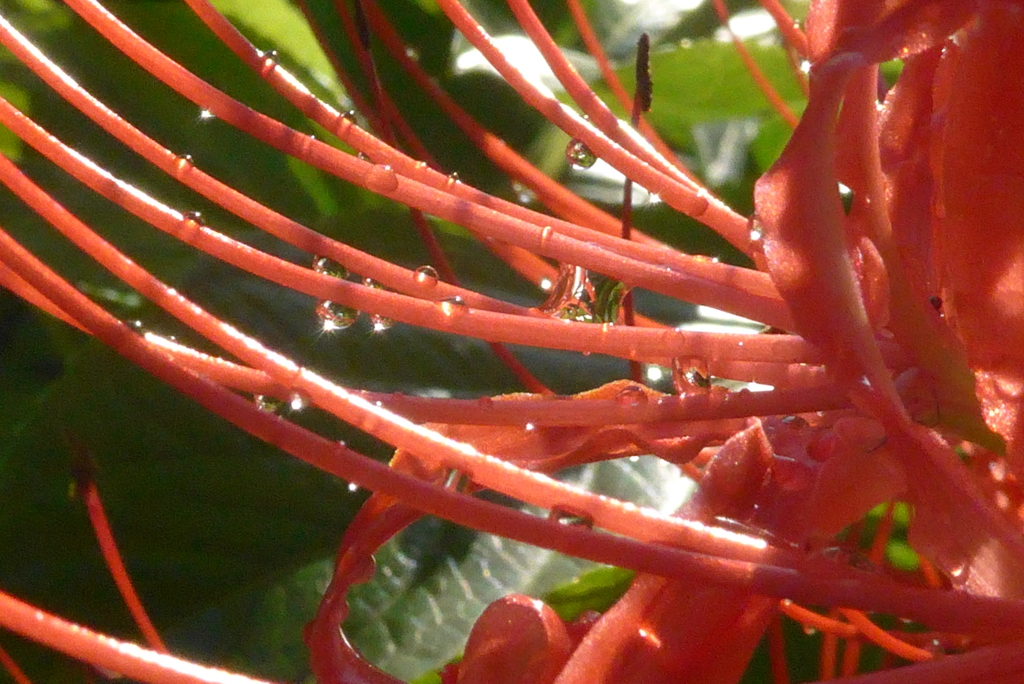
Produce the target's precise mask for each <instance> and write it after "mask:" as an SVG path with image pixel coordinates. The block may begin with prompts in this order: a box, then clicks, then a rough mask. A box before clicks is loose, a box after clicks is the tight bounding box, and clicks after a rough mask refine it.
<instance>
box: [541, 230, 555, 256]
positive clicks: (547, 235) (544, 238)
mask: <svg viewBox="0 0 1024 684" xmlns="http://www.w3.org/2000/svg"><path fill="white" fill-rule="evenodd" d="M554 232H555V231H554V230H553V229H552V228H551V226H544V228H542V229H541V231H540V249H541V251H544V250H545V249H547V246H548V242H550V241H551V236H552V235H554Z"/></svg>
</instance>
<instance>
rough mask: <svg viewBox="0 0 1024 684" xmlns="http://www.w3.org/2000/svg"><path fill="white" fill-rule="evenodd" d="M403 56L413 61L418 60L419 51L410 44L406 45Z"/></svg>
mask: <svg viewBox="0 0 1024 684" xmlns="http://www.w3.org/2000/svg"><path fill="white" fill-rule="evenodd" d="M405 56H406V57H408V58H409V59H411V60H412V61H414V62H418V61H420V51H419V50H417V49H416V48H414V47H413V46H411V45H407V46H406V48H405Z"/></svg>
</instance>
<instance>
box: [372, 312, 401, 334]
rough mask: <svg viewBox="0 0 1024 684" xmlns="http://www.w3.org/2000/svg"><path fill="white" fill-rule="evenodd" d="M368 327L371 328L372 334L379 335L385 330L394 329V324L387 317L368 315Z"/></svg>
mask: <svg viewBox="0 0 1024 684" xmlns="http://www.w3.org/2000/svg"><path fill="white" fill-rule="evenodd" d="M370 325H371V326H373V332H375V333H381V332H384V331H385V330H391V328H393V327H395V322H394V321H393V320H392V319H390V318H388V317H387V316H381V315H380V314H370Z"/></svg>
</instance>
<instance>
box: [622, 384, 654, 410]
mask: <svg viewBox="0 0 1024 684" xmlns="http://www.w3.org/2000/svg"><path fill="white" fill-rule="evenodd" d="M615 403H616V404H619V405H620V406H642V405H643V404H646V403H647V392H645V391H644V388H643V387H641V386H640V385H626V386H625V387H623V388H622V389H621V390H619V393H618V394H616V395H615Z"/></svg>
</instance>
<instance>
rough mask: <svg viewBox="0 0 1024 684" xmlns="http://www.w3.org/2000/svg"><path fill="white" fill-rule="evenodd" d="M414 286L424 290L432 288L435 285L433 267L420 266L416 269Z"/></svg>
mask: <svg viewBox="0 0 1024 684" xmlns="http://www.w3.org/2000/svg"><path fill="white" fill-rule="evenodd" d="M415 279H416V284H417V285H421V286H423V287H424V288H428V289H430V288H433V287H435V286H436V285H437V280H438V277H437V269H435V268H434V267H433V266H420V267H419V268H417V269H416V274H415Z"/></svg>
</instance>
